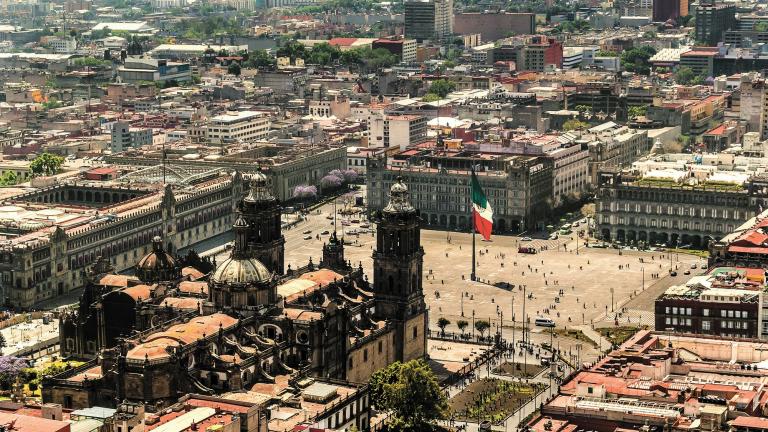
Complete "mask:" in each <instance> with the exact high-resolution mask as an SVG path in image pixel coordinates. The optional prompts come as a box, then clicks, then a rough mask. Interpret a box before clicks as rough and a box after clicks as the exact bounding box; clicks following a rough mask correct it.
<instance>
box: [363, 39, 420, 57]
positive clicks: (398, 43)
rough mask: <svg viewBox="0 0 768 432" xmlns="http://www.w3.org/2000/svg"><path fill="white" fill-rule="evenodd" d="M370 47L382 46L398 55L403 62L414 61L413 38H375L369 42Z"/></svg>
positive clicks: (414, 42) (414, 43)
mask: <svg viewBox="0 0 768 432" xmlns="http://www.w3.org/2000/svg"><path fill="white" fill-rule="evenodd" d="M371 48H373V49H378V48H383V49H385V50H387V51H389V52H391V53H392V54H394V55H396V56H398V57H399V58H400V61H401V62H403V63H413V62H415V61H416V40H415V39H376V40H375V41H373V43H372V44H371Z"/></svg>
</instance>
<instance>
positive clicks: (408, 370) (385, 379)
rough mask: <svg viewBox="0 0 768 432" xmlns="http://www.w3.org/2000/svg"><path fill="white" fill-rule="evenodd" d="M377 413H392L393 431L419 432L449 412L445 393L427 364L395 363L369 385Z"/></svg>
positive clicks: (425, 429)
mask: <svg viewBox="0 0 768 432" xmlns="http://www.w3.org/2000/svg"><path fill="white" fill-rule="evenodd" d="M370 395H371V400H372V401H374V404H375V406H376V409H379V410H382V411H389V412H391V417H390V418H391V420H390V423H389V428H390V430H394V431H406V432H420V431H428V430H430V429H431V423H432V422H433V421H435V420H436V419H439V418H441V417H442V415H443V413H445V411H446V410H447V409H448V403H447V401H446V397H445V393H443V391H442V389H440V385H439V384H438V382H437V377H436V376H435V373H434V372H432V369H430V367H429V365H428V364H427V363H426V362H425V361H424V360H421V359H419V360H411V361H409V362H407V363H401V362H395V363H392V364H391V365H389V366H387V367H385V368H383V369H379V370H378V371H376V372H375V373H374V374H373V376H371V381H370Z"/></svg>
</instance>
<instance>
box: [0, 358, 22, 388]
mask: <svg viewBox="0 0 768 432" xmlns="http://www.w3.org/2000/svg"><path fill="white" fill-rule="evenodd" d="M27 367H29V364H28V363H27V361H26V360H24V359H22V358H19V357H13V356H0V386H2V387H3V388H4V389H8V388H10V387H11V384H13V383H14V382H15V381H16V377H18V376H19V374H20V373H21V372H22V371H23V370H24V369H25V368H27Z"/></svg>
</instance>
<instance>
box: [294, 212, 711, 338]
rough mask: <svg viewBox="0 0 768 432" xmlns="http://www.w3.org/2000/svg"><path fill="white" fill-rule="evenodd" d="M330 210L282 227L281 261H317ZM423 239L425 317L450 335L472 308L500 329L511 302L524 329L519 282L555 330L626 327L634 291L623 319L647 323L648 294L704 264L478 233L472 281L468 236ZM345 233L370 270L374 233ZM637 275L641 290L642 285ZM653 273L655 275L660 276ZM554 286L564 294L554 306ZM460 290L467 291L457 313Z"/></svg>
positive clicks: (351, 253)
mask: <svg viewBox="0 0 768 432" xmlns="http://www.w3.org/2000/svg"><path fill="white" fill-rule="evenodd" d="M331 209H332V207H331V206H330V205H326V206H323V207H322V208H321V213H320V214H312V215H310V217H309V220H308V221H306V222H302V223H300V224H299V225H298V226H296V227H295V228H293V229H291V230H288V231H285V236H286V240H287V244H286V266H287V264H291V266H292V267H296V266H300V265H305V264H306V263H307V262H308V260H309V258H310V257H312V260H313V262H315V263H318V262H320V258H321V245H322V242H323V241H324V240H326V239H327V235H320V240H318V239H317V238H316V235H317V234H320V233H321V232H322V231H324V230H330V231H332V230H333V226H332V225H331V224H330V222H331V221H330V220H329V219H327V218H326V216H328V214H329V213H330V212H331V211H332V210H331ZM353 226H354V225H353ZM353 226H352V227H353ZM352 227H342V226H339V229H340V231H341V228H344V230H345V231H347V230H349V229H351V228H352ZM307 230H310V231H312V233H311V236H312V239H311V240H304V239H303V237H304V236H305V234H303V233H304V232H305V231H307ZM421 236H422V245H423V247H424V251H425V256H424V277H425V279H424V293H425V295H426V297H427V304H428V305H429V306H430V321H431V322H432V326H433V328H435V329H436V328H437V327H436V326H435V324H436V322H437V319H439V318H440V317H445V318H447V319H448V320H450V321H451V325H449V326H448V328H447V330H448V331H452V332H458V328H457V327H456V322H457V321H458V320H460V319H464V320H466V321H468V322H469V327H468V329H467V331H470V332H471V331H472V311H474V312H475V320H479V319H484V320H490V321H491V323H492V324H493V326H494V327H492V329H491V331H493V332H495V326H496V325H497V324H499V323H500V322H501V319H502V316H501V313H502V312H503V314H504V316H503V320H504V326H505V327H508V326H509V325H510V324H511V321H510V317H511V315H512V309H513V302H514V314H515V321H516V322H517V325H518V326H522V316H523V297H524V296H523V291H522V289H520V287H521V286H523V285H524V286H525V287H526V290H525V292H526V294H532V298H526V299H525V309H526V315H527V316H530V317H531V322H533V320H534V319H535V317H536V316H543V317H548V318H551V319H553V320H554V321H555V322H556V323H557V325H558V326H559V327H562V326H576V325H582V324H586V325H591V324H595V325H596V326H598V325H606V323H609V324H613V321H614V319H615V318H618V320H619V322H620V324H622V325H625V324H626V323H627V316H626V315H624V314H622V316H621V317H619V316H618V313H619V311H620V310H621V308H622V307H623V306H624V305H625V304H627V303H628V302H630V300H633V302H632V303H633V304H634V303H636V302H635V301H634V299H635V298H636V296H637V298H638V299H639V303H638V305H639V307H638V308H634V309H633V310H632V311H631V312H630V313H629V318H630V319H634V320H635V322H633V323H636V322H640V321H642V322H640V323H641V324H646V325H647V324H650V325H652V324H653V323H652V320H649V319H648V316H652V310H653V309H652V307H653V298H655V297H656V296H657V295H658V294H659V293H660V292H662V291H663V289H665V288H666V287H668V286H670V285H672V284H675V283H684V282H685V281H686V280H687V279H688V278H689V277H690V276H687V275H684V274H683V271H684V270H685V269H688V268H689V267H690V264H691V263H699V264H700V263H702V262H703V261H702V260H701V259H700V258H698V257H695V256H692V255H687V254H682V253H681V254H674V253H673V254H672V267H673V268H677V270H678V276H677V277H671V276H668V272H669V268H670V259H669V254H666V253H664V252H660V251H655V252H650V251H642V252H641V251H634V250H633V251H627V250H622V251H621V252H619V250H617V249H613V248H608V249H597V248H584V247H583V240H582V243H581V244H580V247H579V250H578V254H577V252H576V242H575V241H574V239H573V237H570V238H567V239H565V238H561V239H559V240H540V239H534V240H533V241H529V242H524V241H521V239H520V238H518V237H513V236H498V235H495V236H493V237H492V240H491V241H490V242H485V241H480V237H479V236H478V241H477V250H478V256H477V263H478V267H477V277H478V278H480V279H481V280H483V281H484V282H471V281H470V273H471V253H472V236H471V234H469V233H458V232H446V231H437V230H428V229H424V230H422V232H421ZM345 238H346V240H348V241H352V242H356V244H354V245H349V246H347V247H346V249H345V254H346V257H347V259H349V260H350V261H352V263H353V264H354V265H358V263H359V262H362V265H363V268H364V269H365V270H366V272H367V273H368V274H371V265H372V258H371V254H372V253H373V247H374V246H375V237H374V236H373V235H372V234H371V233H366V234H360V235H345ZM521 245H525V246H532V247H535V248H537V249H541V248H547V249H546V250H543V251H541V252H539V253H537V254H524V253H518V251H517V250H518V247H519V246H521ZM480 252H482V255H481V254H480ZM662 256H663V258H662ZM641 259H642V260H643V262H641V261H640V260H641ZM700 271H701V270H694V272H700ZM643 273H645V291H643V288H642V286H643ZM654 275H659V278H658V279H657V278H655V277H654ZM485 281H487V283H486V282H485ZM504 282H506V283H509V284H512V285H514V286H515V288H514V289H511V290H507V289H504V288H500V287H497V286H494V284H496V283H504ZM611 289H613V296H612V295H611ZM560 290H562V291H563V295H562V296H560V301H559V303H556V300H555V298H556V297H558V295H559V293H560ZM462 292H463V293H465V297H464V299H463V309H464V317H463V318H462V316H461V311H462V298H461V293H462ZM467 294H468V295H469V296H467ZM526 297H527V296H526ZM611 297H613V312H612V311H611V300H612V299H611ZM630 297H631V298H630ZM552 306H554V308H553V307H552ZM547 309H549V311H548V312H547ZM497 311H498V312H499V314H497ZM558 312H559V314H560V316H559V317H558V315H557V314H558ZM649 313H650V314H651V315H648V314H649ZM569 317H570V319H571V321H570V322H569V321H568V318H569ZM600 323H602V324H600ZM535 330H536V329H535V328H534V331H535Z"/></svg>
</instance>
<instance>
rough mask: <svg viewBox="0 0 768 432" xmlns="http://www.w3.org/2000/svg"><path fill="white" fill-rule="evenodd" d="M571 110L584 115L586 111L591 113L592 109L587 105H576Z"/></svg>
mask: <svg viewBox="0 0 768 432" xmlns="http://www.w3.org/2000/svg"><path fill="white" fill-rule="evenodd" d="M573 109H575V110H576V111H578V112H580V113H581V114H584V113H585V112H587V111H592V107H591V106H589V105H576V106H575V107H573Z"/></svg>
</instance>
